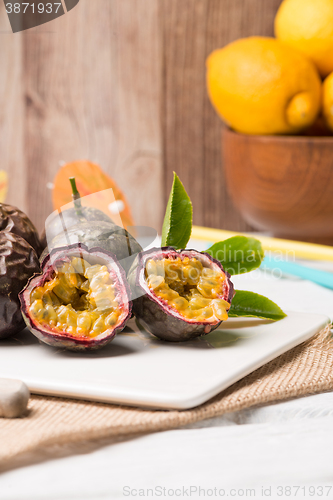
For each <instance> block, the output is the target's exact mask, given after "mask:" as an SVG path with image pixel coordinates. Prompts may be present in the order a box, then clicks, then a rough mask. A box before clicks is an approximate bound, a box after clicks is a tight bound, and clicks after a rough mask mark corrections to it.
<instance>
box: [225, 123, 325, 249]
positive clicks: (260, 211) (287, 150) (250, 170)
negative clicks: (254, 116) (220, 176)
mask: <svg viewBox="0 0 333 500" xmlns="http://www.w3.org/2000/svg"><path fill="white" fill-rule="evenodd" d="M222 156H223V165H224V169H225V174H226V182H227V186H228V189H229V192H230V194H231V197H232V199H233V202H234V204H235V206H236V207H237V209H238V210H239V211H240V213H241V214H242V216H243V217H244V219H245V220H246V221H247V222H249V223H250V224H251V225H252V226H254V227H255V228H258V229H260V230H264V231H270V232H273V234H274V235H275V236H280V237H286V238H289V239H302V240H305V241H318V242H322V243H328V244H329V243H331V242H333V137H306V136H255V135H253V136H252V135H244V134H239V133H237V132H233V131H232V130H230V129H228V128H226V127H224V128H223V132H222Z"/></svg>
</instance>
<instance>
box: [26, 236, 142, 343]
mask: <svg viewBox="0 0 333 500" xmlns="http://www.w3.org/2000/svg"><path fill="white" fill-rule="evenodd" d="M20 301H21V305H22V314H23V317H24V319H25V322H26V324H27V326H28V328H29V329H30V331H31V332H32V333H33V334H34V335H35V336H36V337H38V338H39V339H40V340H42V341H43V342H45V343H46V344H49V345H51V346H56V347H63V348H67V349H71V350H86V349H97V348H100V347H103V346H104V345H106V344H108V343H109V342H111V340H112V339H113V338H114V337H115V335H116V333H117V332H119V331H121V330H122V329H123V328H124V327H125V325H126V322H127V320H128V319H129V318H130V316H131V312H132V303H131V301H130V291H129V287H128V284H127V281H126V276H125V273H124V270H123V269H122V267H121V266H120V265H119V263H118V261H117V259H116V257H115V255H113V254H111V253H109V252H106V251H104V250H102V249H101V248H94V249H91V250H89V249H88V248H87V247H86V246H84V245H82V244H75V245H71V246H68V247H63V248H57V249H55V250H53V251H52V252H51V254H50V255H48V256H47V258H46V259H44V262H43V264H42V274H39V275H37V276H34V277H33V278H32V279H31V280H30V281H29V282H28V284H27V286H26V287H25V289H24V290H22V292H21V293H20Z"/></svg>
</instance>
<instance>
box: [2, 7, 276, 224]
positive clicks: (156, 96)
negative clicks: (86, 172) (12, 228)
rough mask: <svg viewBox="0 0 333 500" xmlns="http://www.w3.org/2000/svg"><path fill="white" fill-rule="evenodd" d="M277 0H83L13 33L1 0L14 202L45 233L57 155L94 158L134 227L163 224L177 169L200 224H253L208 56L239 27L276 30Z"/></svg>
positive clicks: (6, 152) (7, 162)
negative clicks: (209, 77) (225, 161)
mask: <svg viewBox="0 0 333 500" xmlns="http://www.w3.org/2000/svg"><path fill="white" fill-rule="evenodd" d="M279 3H280V0H270V1H269V2H267V0H80V2H79V4H78V5H77V6H76V7H75V8H74V9H73V10H72V11H70V12H69V13H68V14H66V15H64V16H62V17H60V18H58V19H56V20H54V21H52V22H51V23H48V24H45V25H42V26H39V27H36V28H32V29H30V30H27V31H25V32H22V33H17V34H15V35H13V34H12V33H11V31H10V25H9V21H8V19H7V16H6V12H5V8H4V5H3V3H2V2H0V43H1V52H0V63H1V68H2V71H1V73H0V90H1V93H0V100H1V102H0V104H1V107H0V109H1V111H0V148H1V157H2V165H1V168H4V169H6V170H7V171H9V173H10V191H9V195H8V202H9V203H12V204H14V205H17V206H19V207H20V208H21V209H23V210H27V212H28V215H29V216H30V217H31V218H32V220H33V221H34V222H35V224H36V225H37V227H38V228H39V229H40V230H41V229H42V228H43V225H44V220H45V218H46V216H47V215H48V214H49V213H50V212H51V211H52V205H51V193H50V191H49V189H48V188H47V187H46V186H47V184H48V183H50V182H51V181H52V179H53V177H54V175H55V173H56V172H57V169H58V168H59V161H70V160H74V159H80V158H88V159H91V160H93V161H97V162H99V163H100V165H101V166H102V167H103V168H104V169H105V170H106V172H108V173H109V174H110V175H111V176H112V177H114V179H115V180H116V181H117V182H118V184H119V186H120V187H121V189H123V191H124V192H125V194H126V195H127V197H128V200H129V202H130V205H131V207H132V211H133V215H134V218H135V221H136V223H137V224H146V225H150V226H153V227H155V228H156V229H158V230H160V228H161V223H162V215H163V211H164V208H165V202H166V199H167V196H168V193H169V190H170V186H171V182H172V172H173V171H174V170H175V171H177V173H178V174H179V175H180V178H181V179H182V181H183V183H184V185H185V187H186V188H187V189H188V191H189V193H190V195H191V197H192V199H193V204H194V214H195V215H194V221H195V223H197V224H203V225H207V226H213V227H220V228H230V229H235V230H244V229H247V228H248V227H249V226H248V225H247V224H246V223H245V222H244V221H243V219H242V217H241V215H240V214H239V213H238V212H237V211H236V210H235V209H234V207H233V205H232V203H231V201H230V198H229V196H228V194H227V191H226V187H225V180H224V172H223V166H222V163H221V147H220V130H221V121H220V119H219V118H218V117H217V116H216V114H215V112H214V111H213V109H212V107H211V105H210V103H209V101H208V98H207V95H206V88H205V59H206V57H207V55H208V54H209V53H210V52H211V51H212V50H213V49H214V48H217V47H221V46H222V45H224V44H226V43H228V42H230V41H231V40H234V39H236V38H238V37H241V36H248V35H253V34H257V35H271V34H272V32H273V19H274V15H275V12H276V10H277V7H278V5H279Z"/></svg>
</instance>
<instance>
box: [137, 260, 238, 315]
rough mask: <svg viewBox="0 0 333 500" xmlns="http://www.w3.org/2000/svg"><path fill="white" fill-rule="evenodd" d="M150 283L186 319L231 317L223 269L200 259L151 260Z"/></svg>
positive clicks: (147, 264) (148, 283)
mask: <svg viewBox="0 0 333 500" xmlns="http://www.w3.org/2000/svg"><path fill="white" fill-rule="evenodd" d="M145 278H146V281H147V285H148V287H149V289H150V291H151V293H153V294H154V295H156V297H157V298H159V299H161V300H163V301H164V303H167V305H168V306H169V307H171V308H172V309H174V310H176V311H177V312H178V313H179V314H181V315H182V316H183V317H184V318H185V319H186V320H188V319H190V320H192V321H196V322H209V323H211V322H212V323H214V322H220V321H225V320H226V319H228V310H229V308H230V304H229V302H227V301H226V300H224V299H223V298H222V297H223V283H224V281H225V279H226V276H225V274H224V273H223V272H222V270H221V271H220V270H218V269H212V268H210V267H206V266H205V265H204V264H203V263H202V262H200V260H198V259H196V258H194V257H193V258H189V257H184V258H183V259H181V258H180V257H177V258H175V259H172V258H171V259H170V258H163V259H149V260H148V261H147V262H146V266H145Z"/></svg>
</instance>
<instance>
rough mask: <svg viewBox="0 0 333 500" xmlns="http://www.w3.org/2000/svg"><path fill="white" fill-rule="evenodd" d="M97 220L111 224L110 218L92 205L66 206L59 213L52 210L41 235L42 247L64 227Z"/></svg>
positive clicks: (67, 227) (62, 230)
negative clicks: (78, 207) (66, 207)
mask: <svg viewBox="0 0 333 500" xmlns="http://www.w3.org/2000/svg"><path fill="white" fill-rule="evenodd" d="M98 221H103V222H108V223H109V224H113V221H112V219H110V217H109V216H108V215H106V214H105V213H104V212H102V211H101V210H98V209H97V208H93V207H80V209H79V210H77V209H75V208H74V207H73V208H68V209H67V210H64V211H62V212H61V215H60V214H59V213H58V212H54V213H53V214H52V215H51V216H50V217H48V218H47V221H46V224H45V226H46V227H45V232H43V234H42V236H41V241H42V244H43V248H45V247H46V246H47V240H48V241H49V242H50V241H52V240H53V239H54V238H55V237H56V236H58V235H59V234H61V233H63V232H64V230H65V229H66V230H68V229H69V228H70V227H72V226H75V225H77V224H80V223H85V222H98ZM117 227H118V226H117Z"/></svg>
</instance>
